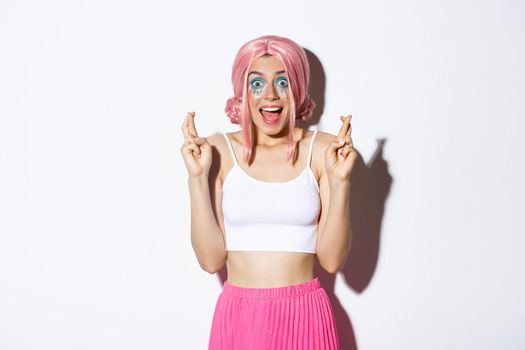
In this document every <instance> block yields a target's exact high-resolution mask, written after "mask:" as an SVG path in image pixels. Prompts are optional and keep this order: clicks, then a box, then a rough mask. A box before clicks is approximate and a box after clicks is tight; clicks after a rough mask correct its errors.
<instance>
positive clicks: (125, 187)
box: [0, 0, 525, 350]
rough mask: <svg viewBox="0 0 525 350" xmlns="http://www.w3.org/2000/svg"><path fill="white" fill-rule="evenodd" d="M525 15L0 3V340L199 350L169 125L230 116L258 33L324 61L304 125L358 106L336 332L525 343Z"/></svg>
mask: <svg viewBox="0 0 525 350" xmlns="http://www.w3.org/2000/svg"><path fill="white" fill-rule="evenodd" d="M524 30H525V3H524V2H522V1H517V0H516V1H496V0H493V1H460V2H458V1H432V2H430V1H401V2H399V1H397V2H391V1H382V2H381V1H361V2H348V1H339V2H332V3H327V4H323V5H321V3H319V2H317V1H316V2H313V1H310V2H305V1H294V2H282V1H249V2H247V1H224V2H218V1H193V2H189V1H185V2H183V3H182V2H181V3H176V2H174V1H164V2H161V1H148V2H146V1H144V2H138V1H45V2H42V1H1V2H0V118H1V119H0V232H1V233H0V349H2V350H4V349H6V350H15V349H16V350H18V349H39V350H40V349H53V350H61V349H157V350H160V349H205V348H206V347H207V341H208V333H209V327H210V325H211V317H212V313H213V309H214V305H215V302H216V298H217V297H218V295H219V293H220V290H221V280H220V279H219V274H216V275H210V274H208V273H206V272H204V271H203V270H201V269H200V267H199V265H198V263H197V260H196V258H195V255H194V253H193V250H192V248H191V243H190V230H189V228H190V226H189V224H190V210H189V209H190V208H189V192H188V187H187V181H186V180H187V172H186V168H185V166H184V163H183V160H182V157H181V155H180V150H179V147H180V145H181V144H182V142H183V138H182V133H181V130H180V125H181V123H182V120H183V118H184V115H185V112H187V111H195V112H196V113H197V116H196V119H195V120H196V125H197V129H198V131H199V134H200V135H201V136H207V135H211V134H213V133H215V132H218V131H221V132H224V131H234V130H238V126H237V125H233V124H231V123H230V122H229V119H228V118H227V117H226V115H225V114H224V106H225V102H226V100H227V99H228V98H229V97H231V96H232V95H233V90H232V87H231V83H230V74H231V65H232V63H233V59H234V56H235V54H236V52H237V50H238V48H239V47H240V46H241V45H242V44H243V43H244V42H246V41H248V40H250V39H253V38H255V37H257V36H260V35H264V34H276V35H282V36H286V37H289V38H291V39H293V40H295V41H296V42H297V43H299V44H300V45H302V46H303V47H304V48H305V49H307V50H309V51H310V52H311V53H313V55H315V57H316V58H317V60H318V61H319V66H320V67H322V74H320V75H319V74H318V79H320V81H321V83H318V84H317V86H316V87H314V88H316V89H317V90H316V91H317V95H318V97H322V98H323V99H324V101H322V108H319V109H318V110H317V112H318V113H319V112H322V114H321V115H318V120H317V121H316V122H315V123H314V124H311V125H309V128H311V129H319V130H323V131H326V132H330V133H333V134H335V133H336V132H337V131H338V129H339V126H340V121H339V115H341V114H352V115H353V120H352V125H353V135H352V136H353V140H354V144H355V146H356V148H357V150H358V151H359V153H360V155H361V157H362V158H360V159H359V167H358V168H357V170H356V181H355V182H353V186H352V187H353V191H355V196H354V195H352V213H353V221H354V223H353V225H354V226H353V229H354V234H355V235H356V237H362V238H361V239H360V240H358V241H357V243H358V244H357V245H356V246H354V247H353V248H352V251H351V255H350V258H349V262H348V265H347V267H346V268H345V271H344V272H340V273H338V274H337V275H335V278H334V276H332V277H330V276H329V277H328V279H327V278H325V279H324V280H323V281H329V282H330V283H331V284H330V285H329V284H327V285H326V287H327V289H328V290H330V289H333V293H334V294H333V297H334V298H335V299H334V304H337V313H338V318H345V317H346V319H347V322H348V323H347V324H345V325H341V327H343V328H342V329H343V334H342V335H341V337H342V338H343V339H342V343H343V345H345V346H346V348H348V349H353V348H359V349H387V348H388V349H523V348H524V347H525V333H524V332H523V325H524V324H525V303H524V298H523V295H524V294H525V282H524V281H525V258H524V257H523V256H524V255H523V249H524V243H525V238H524V234H525V232H524V224H523V216H524V214H525V210H524V209H525V206H524V198H525V197H524V195H525V185H524V178H525V169H524V165H525V162H524V161H525V157H524V155H523V151H524V149H525V138H524V137H523V129H524V127H525V122H524V117H525V113H524V110H525V98H524V97H525V68H524V64H523V62H525V39H524ZM318 73H319V71H318ZM322 83H324V86H322V85H323V84H322ZM319 118H320V119H319ZM381 139H383V140H384V144H383V146H382V149H378V140H381ZM360 184H363V186H360ZM364 184H367V185H366V187H364ZM363 237H364V238H363ZM367 237H368V238H367ZM359 242H361V243H359ZM330 278H331V279H330Z"/></svg>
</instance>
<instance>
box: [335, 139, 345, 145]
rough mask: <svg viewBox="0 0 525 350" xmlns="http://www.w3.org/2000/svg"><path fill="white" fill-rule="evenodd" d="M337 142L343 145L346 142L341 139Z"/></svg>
mask: <svg viewBox="0 0 525 350" xmlns="http://www.w3.org/2000/svg"><path fill="white" fill-rule="evenodd" d="M337 143H338V144H340V145H342V144H343V143H345V140H339V141H338V142H337Z"/></svg>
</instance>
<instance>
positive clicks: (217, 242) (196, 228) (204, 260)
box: [188, 177, 226, 273]
mask: <svg viewBox="0 0 525 350" xmlns="http://www.w3.org/2000/svg"><path fill="white" fill-rule="evenodd" d="M188 185H189V189H190V199H191V244H192V247H193V250H194V251H195V255H196V256H197V260H198V261H199V264H200V266H201V267H202V269H204V270H205V271H207V272H209V273H214V272H216V271H217V270H218V269H219V268H220V267H221V266H222V265H223V264H224V261H225V259H226V249H225V243H224V236H223V234H222V231H221V228H220V226H219V224H218V223H217V220H216V218H215V215H214V214H213V208H212V204H211V199H210V187H209V184H208V179H207V178H204V177H198V178H194V177H190V178H188Z"/></svg>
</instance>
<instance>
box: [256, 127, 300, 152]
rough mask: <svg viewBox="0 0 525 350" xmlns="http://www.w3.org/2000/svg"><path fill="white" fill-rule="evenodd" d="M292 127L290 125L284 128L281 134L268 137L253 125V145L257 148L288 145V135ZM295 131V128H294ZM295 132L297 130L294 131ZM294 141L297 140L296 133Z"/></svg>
mask: <svg viewBox="0 0 525 350" xmlns="http://www.w3.org/2000/svg"><path fill="white" fill-rule="evenodd" d="M289 129H290V127H289V126H288V124H287V125H286V127H284V128H283V129H282V130H281V131H280V132H279V133H277V134H275V135H268V134H265V133H264V132H263V131H262V130H260V129H259V128H257V127H256V126H255V125H254V124H252V135H253V138H254V140H253V143H254V145H255V146H269V147H271V146H276V145H280V144H283V143H286V144H287V143H288V133H289ZM294 129H295V128H294ZM294 131H295V130H294ZM293 136H294V137H293V139H294V140H295V139H296V137H295V136H296V135H295V133H294V135H293Z"/></svg>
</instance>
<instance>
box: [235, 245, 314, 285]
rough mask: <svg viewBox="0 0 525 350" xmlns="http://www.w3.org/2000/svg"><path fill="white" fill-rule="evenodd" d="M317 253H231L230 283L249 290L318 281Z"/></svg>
mask: <svg viewBox="0 0 525 350" xmlns="http://www.w3.org/2000/svg"><path fill="white" fill-rule="evenodd" d="M314 265H315V254H311V253H292V252H256V251H228V257H227V260H226V267H227V269H228V279H227V281H228V283H230V284H232V285H234V286H238V287H245V288H276V287H284V286H289V285H293V284H299V283H304V282H308V281H310V280H312V279H314V278H315V275H314Z"/></svg>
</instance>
